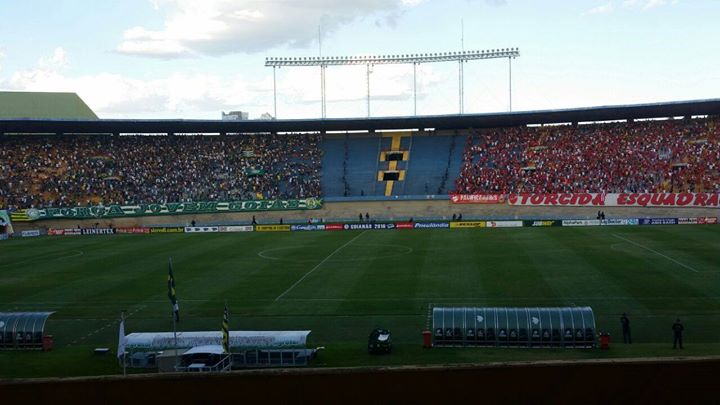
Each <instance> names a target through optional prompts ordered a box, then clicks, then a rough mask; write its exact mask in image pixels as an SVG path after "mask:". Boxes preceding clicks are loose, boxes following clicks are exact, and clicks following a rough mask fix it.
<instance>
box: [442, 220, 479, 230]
mask: <svg viewBox="0 0 720 405" xmlns="http://www.w3.org/2000/svg"><path fill="white" fill-rule="evenodd" d="M485 225H486V224H485V221H456V222H450V228H452V229H460V228H485Z"/></svg>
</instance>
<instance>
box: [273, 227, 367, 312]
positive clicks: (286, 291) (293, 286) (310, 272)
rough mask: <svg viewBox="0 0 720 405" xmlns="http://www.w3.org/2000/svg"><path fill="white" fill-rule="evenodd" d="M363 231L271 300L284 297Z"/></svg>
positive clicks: (363, 232)
mask: <svg viewBox="0 0 720 405" xmlns="http://www.w3.org/2000/svg"><path fill="white" fill-rule="evenodd" d="M365 232H367V230H365V231H362V232H361V233H360V234H359V235H358V236H356V237H354V238H352V239H350V240H349V241H347V242H346V243H345V244H344V245H342V246H340V247H339V248H337V249H335V250H334V251H333V252H332V253H330V254H329V255H327V257H326V258H324V259H323V260H322V261H321V262H320V263H318V264H317V265H316V266H315V267H313V268H312V269H311V270H310V271H308V272H307V273H305V275H303V276H302V277H300V280H298V281H296V282H295V284H293V285H291V286H290V288H288V289H287V290H285V292H283V293H282V294H280V295H278V296H277V298H275V301H273V302H277V301H278V300H279V299H280V298H282V297H284V296H285V294H287V293H289V292H290V290H292V289H293V288H295V286H297V285H298V284H300V282H302V281H303V280H305V278H306V277H307V276H309V275H310V274H312V272H314V271H315V270H317V269H318V268H319V267H320V266H322V265H323V263H325V262H326V261H328V260H329V259H330V258H331V257H333V256H334V255H335V254H336V253H337V252H339V251H341V250H342V249H343V248H344V247H345V246H347V245H349V244H351V243H353V242H354V241H355V239H357V238H359V237H361V236H363V235H364V234H365Z"/></svg>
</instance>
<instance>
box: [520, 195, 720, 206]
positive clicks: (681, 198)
mask: <svg viewBox="0 0 720 405" xmlns="http://www.w3.org/2000/svg"><path fill="white" fill-rule="evenodd" d="M507 200H508V204H510V205H526V206H567V207H686V208H718V207H720V193H609V194H600V193H577V194H571V193H555V194H510V195H508V199H507Z"/></svg>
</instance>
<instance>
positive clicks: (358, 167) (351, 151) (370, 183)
mask: <svg viewBox="0 0 720 405" xmlns="http://www.w3.org/2000/svg"><path fill="white" fill-rule="evenodd" d="M382 139H383V138H379V137H377V136H352V135H349V136H347V137H346V138H344V139H337V138H327V139H325V140H324V142H323V148H325V154H324V157H323V177H322V185H323V190H324V195H326V196H331V197H341V196H347V197H358V196H361V195H362V196H370V195H383V194H384V192H385V189H384V187H381V186H382V184H381V183H379V182H378V181H377V176H378V174H377V172H378V163H379V162H378V158H379V151H380V146H381V145H380V142H381V140H382ZM389 146H390V143H389V140H388V148H389ZM346 147H347V153H345V148H346ZM336 154H339V158H338V156H336ZM334 155H335V156H334ZM343 166H345V169H344V168H343ZM343 177H344V180H343ZM338 183H339V184H338ZM345 186H347V189H346V187H345Z"/></svg>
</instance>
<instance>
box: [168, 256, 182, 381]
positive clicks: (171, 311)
mask: <svg viewBox="0 0 720 405" xmlns="http://www.w3.org/2000/svg"><path fill="white" fill-rule="evenodd" d="M170 267H172V257H171V258H170ZM175 299H176V300H177V297H176V298H175ZM176 302H177V301H176ZM170 317H172V320H173V339H174V341H175V371H177V367H178V366H179V364H180V363H179V358H178V342H177V321H176V320H175V306H174V305H170Z"/></svg>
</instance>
